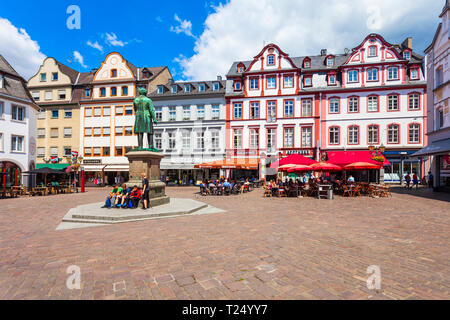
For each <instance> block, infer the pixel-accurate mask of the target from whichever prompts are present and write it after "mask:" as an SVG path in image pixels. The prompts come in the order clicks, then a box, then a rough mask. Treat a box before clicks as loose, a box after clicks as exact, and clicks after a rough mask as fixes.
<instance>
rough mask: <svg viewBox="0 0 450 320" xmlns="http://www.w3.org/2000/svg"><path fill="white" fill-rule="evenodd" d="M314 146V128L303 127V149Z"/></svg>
mask: <svg viewBox="0 0 450 320" xmlns="http://www.w3.org/2000/svg"><path fill="white" fill-rule="evenodd" d="M311 146H312V128H311V127H302V148H310V147H311Z"/></svg>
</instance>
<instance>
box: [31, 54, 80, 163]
mask: <svg viewBox="0 0 450 320" xmlns="http://www.w3.org/2000/svg"><path fill="white" fill-rule="evenodd" d="M79 77H80V73H79V72H78V71H76V70H73V69H72V68H70V67H68V66H66V65H64V64H62V63H60V62H58V61H57V60H55V59H54V58H51V57H49V58H47V59H45V60H44V62H43V64H42V65H41V66H40V68H39V71H38V72H37V74H35V75H34V76H33V77H31V78H30V79H29V81H28V89H29V90H30V93H31V95H32V97H33V99H34V100H35V102H36V104H38V105H39V106H40V107H41V111H40V112H39V113H38V116H37V134H36V138H37V168H39V167H40V166H42V165H43V164H44V163H48V162H49V160H50V157H59V158H62V160H61V161H60V164H54V165H52V166H53V167H55V168H58V167H63V166H67V160H66V159H65V157H67V156H70V155H71V152H72V151H79V146H80V106H79V103H78V101H77V97H75V95H74V90H73V88H74V85H75V84H76V82H77V80H78V78H79Z"/></svg>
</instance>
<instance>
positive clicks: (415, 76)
mask: <svg viewBox="0 0 450 320" xmlns="http://www.w3.org/2000/svg"><path fill="white" fill-rule="evenodd" d="M409 77H410V79H411V80H419V67H417V66H415V67H411V70H410V72H409Z"/></svg>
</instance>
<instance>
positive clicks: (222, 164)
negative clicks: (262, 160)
mask: <svg viewBox="0 0 450 320" xmlns="http://www.w3.org/2000/svg"><path fill="white" fill-rule="evenodd" d="M258 164H259V159H258V158H246V159H240V158H232V159H223V160H218V161H212V162H206V163H201V164H196V165H195V168H203V169H246V170H258Z"/></svg>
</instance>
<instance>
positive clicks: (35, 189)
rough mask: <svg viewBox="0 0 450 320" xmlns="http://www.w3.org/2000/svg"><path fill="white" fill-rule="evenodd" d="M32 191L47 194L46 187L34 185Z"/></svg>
mask: <svg viewBox="0 0 450 320" xmlns="http://www.w3.org/2000/svg"><path fill="white" fill-rule="evenodd" d="M33 191H34V193H42V195H44V196H46V195H47V194H48V189H47V187H36V188H34V189H33Z"/></svg>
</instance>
